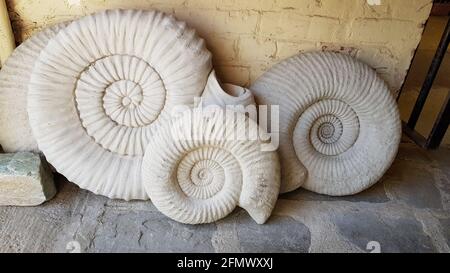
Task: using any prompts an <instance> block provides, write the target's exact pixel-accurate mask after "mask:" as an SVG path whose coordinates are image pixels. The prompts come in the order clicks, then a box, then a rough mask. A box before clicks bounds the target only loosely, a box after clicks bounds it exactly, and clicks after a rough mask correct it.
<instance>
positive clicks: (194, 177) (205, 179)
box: [177, 150, 225, 199]
mask: <svg viewBox="0 0 450 273" xmlns="http://www.w3.org/2000/svg"><path fill="white" fill-rule="evenodd" d="M177 179H178V183H179V185H180V188H181V190H182V191H183V192H184V193H185V194H186V196H189V197H192V198H196V199H208V198H211V197H213V196H214V195H215V194H216V193H218V192H219V191H220V190H221V189H222V187H223V185H224V181H225V171H224V168H223V167H222V166H221V164H219V162H217V161H215V160H213V159H209V158H205V154H203V153H202V152H201V150H195V151H192V152H190V153H189V154H187V155H186V156H185V157H184V158H183V159H182V160H181V162H180V164H179V165H178V169H177Z"/></svg>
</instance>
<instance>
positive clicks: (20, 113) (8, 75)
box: [0, 24, 64, 152]
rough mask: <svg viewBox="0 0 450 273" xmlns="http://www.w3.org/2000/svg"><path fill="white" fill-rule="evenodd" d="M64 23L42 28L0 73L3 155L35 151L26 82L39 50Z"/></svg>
mask: <svg viewBox="0 0 450 273" xmlns="http://www.w3.org/2000/svg"><path fill="white" fill-rule="evenodd" d="M62 28H64V24H59V25H55V26H52V27H49V28H47V29H44V30H43V31H41V32H38V33H37V34H35V35H33V36H32V37H30V38H29V39H28V40H26V41H25V42H23V43H22V44H21V45H20V46H18V47H17V48H16V49H15V50H14V52H13V53H12V54H11V56H10V57H9V58H8V59H7V61H6V63H5V64H4V66H3V67H2V69H1V71H0V126H1V130H0V143H1V144H2V146H3V149H4V150H5V152H18V151H34V152H38V151H39V149H38V147H37V143H36V140H35V139H34V137H33V134H32V132H31V128H30V125H29V121H28V113H27V94H28V83H29V82H30V77H31V73H32V71H33V67H34V64H35V62H36V60H37V59H38V57H39V53H40V52H41V50H42V49H43V48H44V47H45V46H46V45H47V43H48V42H49V41H50V39H52V38H53V37H55V36H56V34H57V33H58V31H59V30H60V29H62Z"/></svg>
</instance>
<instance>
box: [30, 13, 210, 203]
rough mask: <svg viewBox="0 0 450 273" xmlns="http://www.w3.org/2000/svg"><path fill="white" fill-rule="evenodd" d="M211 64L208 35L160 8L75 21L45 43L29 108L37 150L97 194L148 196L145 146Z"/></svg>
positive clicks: (196, 91) (198, 87) (199, 87)
mask: <svg viewBox="0 0 450 273" xmlns="http://www.w3.org/2000/svg"><path fill="white" fill-rule="evenodd" d="M210 71H211V54H210V52H209V51H208V50H207V49H206V47H205V44H204V40H203V39H201V38H199V37H198V36H197V35H196V33H195V31H194V30H193V29H190V28H188V27H187V26H186V24H185V23H183V22H179V21H176V20H175V19H174V18H173V17H172V16H168V15H165V14H164V13H161V12H157V11H141V10H108V11H103V12H99V13H96V14H93V15H89V16H86V17H84V18H81V19H80V20H77V21H74V22H72V23H71V24H69V25H68V26H67V27H66V28H65V29H63V30H61V31H60V32H59V33H58V35H57V36H56V37H55V38H54V39H52V40H51V41H50V42H49V43H48V45H47V46H46V47H45V49H44V50H43V51H42V53H41V55H40V57H39V60H38V61H37V63H36V65H35V67H34V70H33V75H32V77H31V81H30V90H29V94H28V114H29V117H30V124H31V127H32V130H33V134H34V136H35V137H36V140H37V143H38V146H39V149H40V150H41V151H43V153H44V154H45V156H46V157H47V159H48V161H49V162H50V163H51V164H52V165H53V166H54V167H55V168H56V169H57V170H58V172H60V173H62V174H63V175H65V176H66V177H67V178H68V179H69V180H70V181H73V182H74V183H76V184H78V185H79V186H80V187H82V188H85V189H88V190H90V191H92V192H94V193H97V194H101V195H105V196H108V197H110V198H121V199H126V200H130V199H147V198H148V197H147V195H146V193H145V191H144V190H143V188H142V183H141V162H142V158H143V155H144V151H145V148H146V146H147V144H148V142H149V141H150V139H151V136H152V135H153V134H154V133H155V131H156V130H157V128H158V127H159V126H160V125H161V124H163V123H164V122H165V121H166V120H168V119H169V116H170V112H171V110H172V108H173V107H175V106H177V105H193V103H194V97H196V96H197V97H199V96H200V95H201V93H202V91H203V89H204V87H205V84H206V80H207V77H208V74H209V72H210Z"/></svg>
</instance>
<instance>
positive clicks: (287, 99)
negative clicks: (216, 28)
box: [250, 52, 401, 195]
mask: <svg viewBox="0 0 450 273" xmlns="http://www.w3.org/2000/svg"><path fill="white" fill-rule="evenodd" d="M250 89H251V90H252V91H253V92H254V95H255V98H256V101H257V103H258V104H265V105H279V106H280V126H279V128H280V129H279V130H280V132H279V134H280V148H279V152H280V158H281V165H282V184H281V192H287V191H292V190H295V189H296V188H298V187H300V186H303V187H304V188H306V189H308V190H311V191H315V192H318V193H322V194H328V195H348V194H354V193H358V192H360V191H362V190H364V189H366V188H368V187H370V186H371V185H373V184H374V183H376V182H377V181H378V180H379V179H380V178H381V176H382V175H383V174H384V173H385V171H386V170H387V169H388V168H389V166H390V165H391V163H392V161H393V159H394V157H395V155H396V153H397V149H398V145H399V142H400V136H401V128H400V118H399V113H398V109H397V105H396V103H395V100H394V99H393V97H392V95H391V93H390V92H389V90H388V88H387V86H386V84H385V83H384V82H383V80H381V79H380V78H379V77H378V76H377V74H376V72H375V71H373V70H372V69H371V68H370V67H369V66H368V65H366V64H363V63H361V62H359V61H357V60H355V59H354V58H352V57H350V56H347V55H342V54H336V53H323V52H321V53H305V54H301V55H298V56H295V57H292V58H289V59H287V60H285V61H283V62H281V63H280V64H278V65H276V66H275V67H273V68H272V69H270V70H269V71H268V72H266V73H265V74H263V76H261V78H259V79H258V80H257V81H256V82H255V83H254V84H253V86H251V87H250Z"/></svg>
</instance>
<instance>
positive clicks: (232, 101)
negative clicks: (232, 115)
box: [202, 70, 256, 112]
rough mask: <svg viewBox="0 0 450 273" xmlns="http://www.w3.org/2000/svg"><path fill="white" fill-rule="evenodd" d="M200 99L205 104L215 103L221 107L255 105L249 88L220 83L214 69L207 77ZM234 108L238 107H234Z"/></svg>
mask: <svg viewBox="0 0 450 273" xmlns="http://www.w3.org/2000/svg"><path fill="white" fill-rule="evenodd" d="M202 101H203V105H205V106H208V105H217V106H220V107H223V108H225V107H226V106H237V105H241V106H243V107H244V108H243V109H245V107H246V106H249V105H256V104H255V99H254V97H253V94H252V93H251V92H250V90H248V89H246V88H244V87H240V86H237V85H233V84H229V83H220V82H219V80H218V78H217V76H216V72H215V71H214V70H213V71H211V73H210V75H209V77H208V82H207V83H206V87H205V90H204V91H203V94H202ZM235 110H240V109H236V108H235ZM240 112H243V111H240Z"/></svg>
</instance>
